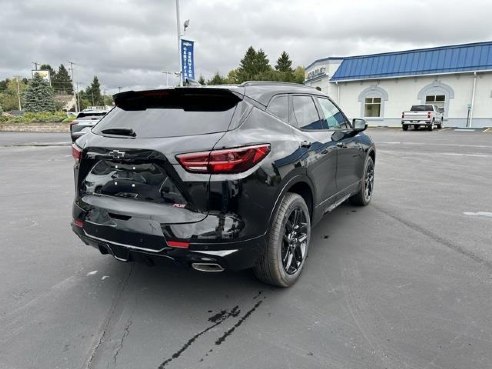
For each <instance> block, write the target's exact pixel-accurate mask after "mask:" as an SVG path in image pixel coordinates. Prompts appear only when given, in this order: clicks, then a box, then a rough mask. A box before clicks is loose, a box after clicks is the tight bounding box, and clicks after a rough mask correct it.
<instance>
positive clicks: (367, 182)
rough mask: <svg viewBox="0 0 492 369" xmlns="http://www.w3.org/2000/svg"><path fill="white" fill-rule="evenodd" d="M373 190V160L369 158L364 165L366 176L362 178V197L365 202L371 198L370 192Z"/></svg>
mask: <svg viewBox="0 0 492 369" xmlns="http://www.w3.org/2000/svg"><path fill="white" fill-rule="evenodd" d="M373 190H374V162H373V161H372V159H371V160H369V161H368V162H367V167H366V176H365V179H364V199H365V202H366V203H369V202H370V201H371V198H372V192H373Z"/></svg>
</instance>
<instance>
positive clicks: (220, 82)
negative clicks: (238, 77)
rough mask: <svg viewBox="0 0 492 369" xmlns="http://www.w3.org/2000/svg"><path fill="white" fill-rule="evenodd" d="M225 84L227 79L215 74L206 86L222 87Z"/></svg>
mask: <svg viewBox="0 0 492 369" xmlns="http://www.w3.org/2000/svg"><path fill="white" fill-rule="evenodd" d="M224 84H227V79H226V78H224V77H223V76H221V75H220V74H219V72H217V73H215V75H214V76H213V77H212V79H210V80H208V82H207V85H224Z"/></svg>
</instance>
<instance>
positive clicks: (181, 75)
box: [176, 0, 183, 86]
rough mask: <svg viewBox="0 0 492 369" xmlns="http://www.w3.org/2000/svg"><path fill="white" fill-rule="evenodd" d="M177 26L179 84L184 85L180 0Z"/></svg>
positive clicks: (177, 6) (177, 4) (177, 11)
mask: <svg viewBox="0 0 492 369" xmlns="http://www.w3.org/2000/svg"><path fill="white" fill-rule="evenodd" d="M176 22H177V23H176V26H177V30H178V56H179V85H180V86H183V65H182V64H181V21H180V20H179V0H176Z"/></svg>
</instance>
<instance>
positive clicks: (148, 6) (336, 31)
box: [0, 0, 492, 93]
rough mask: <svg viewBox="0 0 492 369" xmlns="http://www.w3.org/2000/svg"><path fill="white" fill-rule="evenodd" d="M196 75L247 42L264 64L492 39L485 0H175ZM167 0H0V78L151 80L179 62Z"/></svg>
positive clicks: (233, 60)
mask: <svg viewBox="0 0 492 369" xmlns="http://www.w3.org/2000/svg"><path fill="white" fill-rule="evenodd" d="M180 5H181V21H182V22H184V20H186V19H190V27H189V28H188V30H187V32H186V37H188V38H190V39H193V40H195V41H196V45H195V47H196V53H195V64H196V67H195V74H196V75H197V78H198V76H199V75H203V76H204V77H205V78H210V77H211V76H212V75H213V74H214V73H215V72H220V73H221V74H227V72H228V71H229V70H230V69H232V68H235V67H237V66H238V64H239V61H240V59H241V58H242V56H243V55H244V53H245V51H246V49H247V48H248V47H249V46H250V45H251V46H253V47H255V48H256V49H259V48H261V49H263V50H264V51H265V52H266V53H267V55H268V57H269V59H270V62H271V64H272V65H274V64H275V61H276V59H277V58H278V56H279V55H280V53H281V52H282V50H285V51H287V52H288V53H289V55H290V56H291V59H292V60H293V62H294V65H303V66H307V65H308V64H310V63H311V62H313V61H314V60H315V59H318V58H323V57H328V56H348V55H359V54H368V53H378V52H385V51H396V50H407V49H412V48H421V47H429V46H440V45H449V44H459V43H467V42H478V41H489V40H492V27H491V25H490V22H491V21H490V19H491V15H492V2H489V1H485V0H481V1H477V0H468V1H465V2H464V1H462V0H460V1H457V0H456V1H455V0H434V1H433V0H427V1H425V0H370V1H369V0H345V1H340V0H336V1H335V0H326V1H314V0H299V1H297V0H295V1H280V0H278V1H277V0H270V1H266V0H203V1H198V0H181V1H180ZM176 33H177V31H176V2H175V0H131V1H130V0H83V1H76V0H75V1H74V0H0V79H5V78H8V77H12V76H14V75H21V76H25V77H29V76H30V70H31V69H32V62H33V61H35V62H39V63H46V64H51V66H53V67H58V66H59V65H60V64H61V63H63V64H65V65H66V66H67V65H68V61H73V62H75V63H76V66H75V68H74V71H75V78H74V79H75V81H79V82H81V84H82V86H81V87H82V88H85V87H87V84H88V83H90V81H91V80H92V78H93V76H94V75H97V76H98V77H99V80H100V81H101V83H102V85H103V88H104V89H106V90H107V93H113V92H115V91H117V89H118V87H122V90H126V89H139V88H154V87H159V86H163V85H165V83H166V76H165V74H163V73H162V71H177V70H178V60H179V59H178V51H177V36H176Z"/></svg>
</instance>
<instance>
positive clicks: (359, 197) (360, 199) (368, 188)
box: [350, 156, 374, 206]
mask: <svg viewBox="0 0 492 369" xmlns="http://www.w3.org/2000/svg"><path fill="white" fill-rule="evenodd" d="M373 192H374V160H373V159H372V158H371V157H370V156H368V157H367V159H366V164H365V166H364V175H363V177H362V179H361V181H360V186H359V192H357V193H356V194H355V195H353V196H352V197H351V198H350V202H351V203H352V204H353V205H357V206H366V205H367V204H369V203H370V202H371V199H372V194H373Z"/></svg>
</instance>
